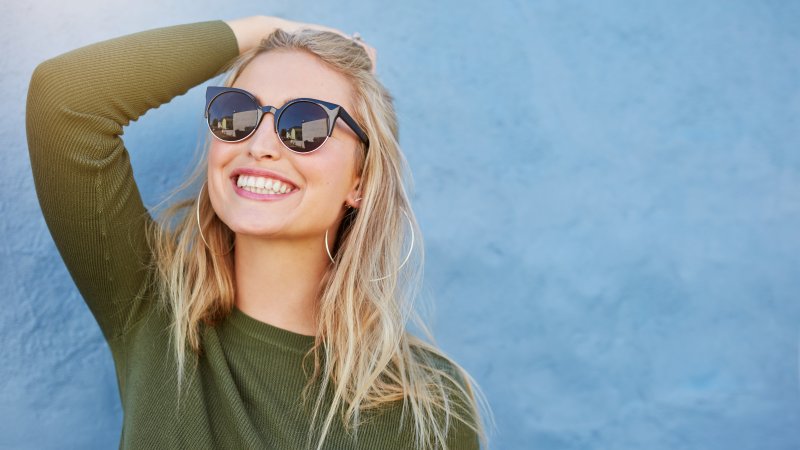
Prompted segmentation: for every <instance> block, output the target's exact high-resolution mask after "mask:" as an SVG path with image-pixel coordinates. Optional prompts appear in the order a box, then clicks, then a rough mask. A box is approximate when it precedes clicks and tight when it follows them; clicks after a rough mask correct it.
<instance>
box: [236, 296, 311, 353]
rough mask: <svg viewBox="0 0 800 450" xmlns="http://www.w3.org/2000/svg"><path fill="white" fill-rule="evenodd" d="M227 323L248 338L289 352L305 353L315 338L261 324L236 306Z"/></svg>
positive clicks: (264, 323)
mask: <svg viewBox="0 0 800 450" xmlns="http://www.w3.org/2000/svg"><path fill="white" fill-rule="evenodd" d="M227 321H228V322H229V323H230V324H231V325H233V326H235V327H236V328H238V329H239V330H241V331H243V332H245V333H247V334H248V335H249V336H251V337H253V338H255V339H258V340H260V341H262V342H267V343H270V344H277V345H279V346H281V347H286V348H289V349H291V350H296V351H298V352H301V353H305V352H306V351H308V350H310V349H311V347H313V346H314V341H315V339H316V338H315V336H309V335H306V334H300V333H295V332H294V331H289V330H286V329H284V328H279V327H276V326H275V325H271V324H268V323H266V322H262V321H260V320H258V319H256V318H255V317H252V316H249V315H247V314H246V313H245V312H244V311H242V310H241V309H239V308H238V307H237V306H236V305H234V306H233V309H232V310H231V313H230V315H229V316H228V318H227Z"/></svg>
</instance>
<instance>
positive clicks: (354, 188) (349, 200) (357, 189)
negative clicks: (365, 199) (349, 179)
mask: <svg viewBox="0 0 800 450" xmlns="http://www.w3.org/2000/svg"><path fill="white" fill-rule="evenodd" d="M361 200H362V198H361V177H359V176H355V177H353V183H352V184H351V185H350V192H348V193H347V197H346V198H345V203H344V205H345V207H348V206H349V207H351V208H358V207H359V205H361Z"/></svg>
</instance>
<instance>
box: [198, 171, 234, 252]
mask: <svg viewBox="0 0 800 450" xmlns="http://www.w3.org/2000/svg"><path fill="white" fill-rule="evenodd" d="M205 185H206V182H205V181H203V186H200V192H199V193H198V194H197V202H195V203H196V204H197V207H196V208H195V210H196V211H197V214H196V217H197V231H199V232H200V239H202V240H203V243H204V244H206V248H207V249H208V251H209V252H211V253H212V254H214V255H217V256H225V255H227V254H228V253H230V252H231V250H233V247H234V246H235V245H236V242H235V241H234V243H233V245H231V248H229V249H228V251H227V252H225V253H217V252H215V251H214V250H211V246H210V245H208V241H206V237H205V236H203V227H201V226H200V196H201V195H202V194H203V187H204V186H205Z"/></svg>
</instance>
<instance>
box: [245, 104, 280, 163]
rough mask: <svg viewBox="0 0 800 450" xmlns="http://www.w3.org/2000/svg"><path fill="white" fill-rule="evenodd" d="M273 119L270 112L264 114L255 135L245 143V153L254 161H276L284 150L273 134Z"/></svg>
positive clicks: (275, 134)
mask: <svg viewBox="0 0 800 450" xmlns="http://www.w3.org/2000/svg"><path fill="white" fill-rule="evenodd" d="M274 117H275V116H274V114H273V113H271V112H267V113H264V115H263V117H261V123H259V125H258V128H256V131H255V133H253V135H252V136H250V138H248V139H247V140H246V141H245V142H246V144H247V152H248V154H249V155H250V156H251V157H253V158H254V159H262V158H269V159H278V158H280V157H281V152H282V151H283V150H284V148H283V143H282V142H281V141H280V138H279V137H278V134H277V133H275V123H274V122H273V120H274V119H273V118H274Z"/></svg>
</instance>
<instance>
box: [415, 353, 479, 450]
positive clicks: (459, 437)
mask: <svg viewBox="0 0 800 450" xmlns="http://www.w3.org/2000/svg"><path fill="white" fill-rule="evenodd" d="M415 350H416V351H417V354H418V356H419V357H421V359H422V361H423V362H424V363H426V364H427V365H429V366H430V368H431V369H436V370H434V371H433V372H436V371H437V370H438V371H439V374H440V377H439V384H440V385H441V386H442V387H443V388H444V391H445V392H446V395H447V398H448V401H447V405H448V408H447V409H448V410H449V411H448V414H447V415H448V416H449V422H450V427H449V430H448V432H447V448H448V449H466V450H472V449H475V450H478V449H480V444H479V437H478V432H477V431H476V429H477V428H478V426H479V423H478V422H479V421H478V413H477V403H476V401H475V396H474V394H473V389H472V386H471V385H470V383H469V382H468V381H467V377H465V375H466V373H465V372H464V371H463V369H462V368H461V367H460V365H458V364H457V363H456V362H455V361H454V360H453V359H451V358H450V357H448V356H446V355H445V354H443V353H442V352H439V351H436V350H432V349H429V348H427V347H416V348H415ZM442 374H444V375H442ZM465 421H466V422H465Z"/></svg>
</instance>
